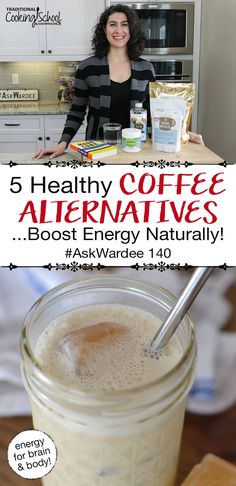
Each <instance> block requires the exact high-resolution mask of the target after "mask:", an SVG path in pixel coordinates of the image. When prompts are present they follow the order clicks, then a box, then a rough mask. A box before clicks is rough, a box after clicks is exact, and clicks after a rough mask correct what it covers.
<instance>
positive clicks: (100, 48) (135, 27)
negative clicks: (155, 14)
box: [92, 4, 145, 60]
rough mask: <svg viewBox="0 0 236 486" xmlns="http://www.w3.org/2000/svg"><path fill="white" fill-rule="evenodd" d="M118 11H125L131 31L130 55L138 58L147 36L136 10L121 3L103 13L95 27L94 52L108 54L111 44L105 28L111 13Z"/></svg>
mask: <svg viewBox="0 0 236 486" xmlns="http://www.w3.org/2000/svg"><path fill="white" fill-rule="evenodd" d="M116 12H121V13H124V14H125V15H126V17H127V20H128V24H129V31H130V39H129V41H128V44H127V49H128V56H129V58H130V59H132V60H134V59H137V57H139V56H140V55H141V54H142V52H143V49H144V44H145V36H144V33H143V31H142V29H141V22H140V20H139V17H138V15H137V14H136V12H135V10H133V9H132V8H130V7H127V5H121V4H117V5H111V6H110V7H108V8H107V9H106V10H104V12H103V13H102V14H101V16H100V19H99V22H98V23H97V25H96V26H95V28H94V34H93V38H92V49H93V52H94V54H95V56H97V57H99V58H101V57H103V56H107V54H108V52H109V47H110V45H109V42H108V40H107V38H106V34H105V31H104V29H105V27H106V25H107V21H108V18H109V17H110V15H112V14H113V13H116Z"/></svg>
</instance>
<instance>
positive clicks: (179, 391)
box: [31, 299, 194, 486]
mask: <svg viewBox="0 0 236 486" xmlns="http://www.w3.org/2000/svg"><path fill="white" fill-rule="evenodd" d="M97 300H98V299H97ZM115 302H116V300H115ZM73 307H74V306H73ZM160 323H161V321H160V319H159V316H158V315H155V314H153V313H152V312H149V311H148V310H146V309H145V310H143V309H142V308H138V307H136V306H132V305H127V303H125V304H124V303H110V302H106V303H101V304H98V303H95V304H89V305H80V306H79V308H74V309H73V310H72V311H70V312H66V313H63V314H61V315H58V316H57V317H56V318H55V319H53V320H52V321H51V322H48V325H47V326H44V330H43V331H42V332H41V334H40V335H39V336H38V339H37V341H36V342H35V349H34V356H35V359H36V362H37V365H38V367H39V369H40V370H41V372H42V373H43V375H44V376H46V377H48V379H49V381H50V385H49V386H48V387H47V389H46V390H43V393H42V394H41V393H40V386H39V391H38V392H36V393H35V390H34V393H31V398H32V409H33V421H34V426H35V428H36V429H39V430H42V431H44V432H46V433H47V434H49V436H51V438H52V439H53V440H54V442H55V445H56V447H57V451H58V459H57V463H56V465H55V467H54V469H53V470H52V471H51V472H50V473H49V474H48V475H47V476H45V477H44V478H43V480H42V481H43V484H44V485H45V486H61V485H62V484H66V485H67V486H77V485H78V486H174V482H175V474H176V468H177V460H178V452H179V446H180V440H181V432H182V426H183V418H184V410H185V402H186V390H188V389H189V385H190V382H191V379H192V371H193V366H194V363H193V362H192V364H191V366H190V369H189V373H188V377H186V376H184V379H183V376H182V375H181V376H180V375H178V374H177V375H176V376H173V374H175V370H176V369H178V368H179V367H180V364H181V362H182V361H183V360H184V354H185V350H184V349H183V343H181V339H179V338H178V336H177V335H176V336H174V337H173V338H172V339H171V340H170V342H169V344H168V346H167V347H166V349H165V351H164V352H163V354H162V356H160V357H158V358H155V357H152V356H150V353H149V352H148V346H149V344H150V342H151V340H152V338H153V336H154V335H155V333H156V331H157V329H158V327H159V326H160ZM190 372H191V373H190ZM185 373H186V370H185ZM52 384H53V385H52ZM37 395H38V396H37ZM45 395H47V397H46V396H45ZM170 397H171V398H170Z"/></svg>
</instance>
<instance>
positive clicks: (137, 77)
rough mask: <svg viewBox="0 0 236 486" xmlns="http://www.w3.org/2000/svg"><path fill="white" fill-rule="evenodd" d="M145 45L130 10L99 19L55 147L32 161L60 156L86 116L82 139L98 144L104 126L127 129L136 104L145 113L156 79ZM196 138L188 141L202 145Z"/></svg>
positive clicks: (124, 7)
mask: <svg viewBox="0 0 236 486" xmlns="http://www.w3.org/2000/svg"><path fill="white" fill-rule="evenodd" d="M144 43H145V37H144V34H143V32H142V30H141V24H140V20H139V18H138V16H137V14H136V12H135V10H133V9H131V8H129V7H128V6H127V5H121V4H118V5H112V6H111V7H109V8H107V9H106V10H105V11H104V12H103V13H102V14H101V16H100V19H99V22H98V24H97V25H96V27H95V30H94V35H93V39H92V48H93V52H94V56H93V57H90V58H88V59H85V60H84V61H82V62H81V63H80V65H79V67H78V70H77V73H76V78H75V96H74V99H73V103H72V106H71V109H70V111H69V114H68V116H67V120H66V124H65V127H64V130H63V133H62V136H61V139H60V142H59V143H58V145H56V146H54V147H49V148H46V149H43V150H40V151H39V152H37V153H36V154H35V155H34V157H36V158H38V159H39V158H41V157H42V156H44V155H46V154H50V158H54V157H58V156H60V155H62V154H63V152H64V150H65V149H66V148H67V146H68V144H69V143H70V141H71V140H72V138H73V137H74V136H75V135H76V133H77V131H78V130H79V128H80V126H81V125H82V123H83V121H84V118H85V116H86V113H87V120H86V121H87V128H86V139H87V140H91V139H92V140H97V139H98V140H99V139H102V138H103V125H104V124H105V123H109V122H113V123H114V122H115V123H119V124H120V125H121V126H122V128H127V127H129V126H130V109H131V108H134V107H135V104H136V103H143V104H144V107H147V108H148V104H149V103H148V85H149V82H151V81H155V73H154V68H153V66H152V64H151V63H150V62H149V61H146V60H145V59H142V58H141V57H140V55H141V53H142V52H143V49H144ZM145 105H146V106H145ZM87 108H88V112H87ZM199 137H200V136H197V137H196V138H195V140H193V141H195V142H196V143H201V141H202V140H201V138H199ZM190 140H191V136H190Z"/></svg>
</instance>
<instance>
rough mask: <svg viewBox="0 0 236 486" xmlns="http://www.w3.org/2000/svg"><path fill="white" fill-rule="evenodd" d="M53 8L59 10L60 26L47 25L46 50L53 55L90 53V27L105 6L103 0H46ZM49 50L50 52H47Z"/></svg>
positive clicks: (82, 56) (80, 55)
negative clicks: (67, 0)
mask: <svg viewBox="0 0 236 486" xmlns="http://www.w3.org/2000/svg"><path fill="white" fill-rule="evenodd" d="M46 1H47V5H48V4H49V5H50V6H51V9H52V11H53V10H59V11H60V16H61V25H60V26H54V25H52V26H50V25H48V26H47V52H48V53H49V54H52V55H55V56H75V55H76V56H78V57H77V59H78V60H80V59H83V58H85V57H87V56H89V55H90V54H91V36H92V28H93V27H94V25H95V24H96V22H97V20H98V17H99V15H100V14H101V13H102V11H103V10H104V7H105V0H69V2H66V1H65V0H46ZM49 51H50V52H49Z"/></svg>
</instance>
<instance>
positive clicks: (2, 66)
mask: <svg viewBox="0 0 236 486" xmlns="http://www.w3.org/2000/svg"><path fill="white" fill-rule="evenodd" d="M77 65H78V63H72V62H1V63H0V88H1V89H38V90H39V99H40V101H47V100H55V101H56V100H57V93H58V90H59V85H58V83H57V82H56V81H57V80H59V79H60V78H65V77H67V78H70V77H73V76H74V74H75V71H76V68H77ZM12 74H18V78H19V84H12Z"/></svg>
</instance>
